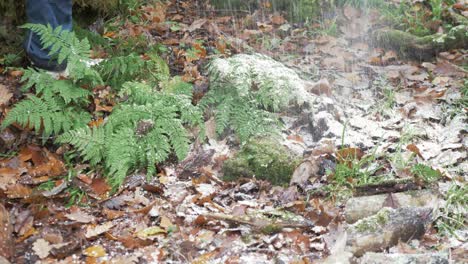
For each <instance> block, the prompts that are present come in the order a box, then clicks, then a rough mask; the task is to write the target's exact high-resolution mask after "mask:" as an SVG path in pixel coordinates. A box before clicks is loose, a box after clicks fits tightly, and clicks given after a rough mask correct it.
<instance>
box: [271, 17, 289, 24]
mask: <svg viewBox="0 0 468 264" xmlns="http://www.w3.org/2000/svg"><path fill="white" fill-rule="evenodd" d="M271 23H273V25H276V26H280V25H283V24H284V23H286V19H284V17H283V16H282V15H280V14H274V15H272V16H271Z"/></svg>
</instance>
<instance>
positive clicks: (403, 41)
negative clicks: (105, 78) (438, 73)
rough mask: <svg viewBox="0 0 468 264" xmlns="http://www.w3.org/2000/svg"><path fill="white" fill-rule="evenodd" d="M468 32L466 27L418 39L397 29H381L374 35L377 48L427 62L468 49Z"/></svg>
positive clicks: (462, 26) (373, 38)
mask: <svg viewBox="0 0 468 264" xmlns="http://www.w3.org/2000/svg"><path fill="white" fill-rule="evenodd" d="M467 30H468V28H467V26H466V25H459V26H456V27H454V28H452V29H451V30H450V31H449V32H448V33H446V34H434V35H428V36H424V37H418V36H415V35H412V34H410V33H407V32H403V31H400V30H396V29H388V28H385V29H379V30H376V31H375V32H374V33H373V34H372V37H371V38H372V42H373V44H374V45H375V46H378V47H381V48H384V49H393V50H395V51H397V52H398V53H399V55H400V56H403V57H408V58H415V59H420V60H427V59H431V58H433V57H435V56H436V55H437V54H438V53H439V52H442V51H447V50H451V49H467V48H468V34H467V33H466V32H467Z"/></svg>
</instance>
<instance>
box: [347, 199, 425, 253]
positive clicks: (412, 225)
mask: <svg viewBox="0 0 468 264" xmlns="http://www.w3.org/2000/svg"><path fill="white" fill-rule="evenodd" d="M431 212H432V209H430V208H420V207H406V208H398V209H391V208H388V207H386V208H383V209H382V210H380V211H379V212H378V213H377V214H375V215H373V216H370V217H367V218H364V219H361V220H359V221H357V222H356V223H355V224H353V225H351V226H350V227H349V228H348V230H347V233H348V239H347V242H346V249H345V250H346V251H348V252H351V253H353V254H354V256H356V257H360V256H362V255H363V254H364V253H366V252H379V251H383V250H385V249H388V248H390V247H392V246H395V245H396V244H398V242H399V241H402V242H407V241H409V240H411V239H419V238H421V236H422V235H423V234H424V233H425V231H426V226H427V224H428V223H430V222H431V221H432V217H431Z"/></svg>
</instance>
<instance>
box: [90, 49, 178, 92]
mask: <svg viewBox="0 0 468 264" xmlns="http://www.w3.org/2000/svg"><path fill="white" fill-rule="evenodd" d="M96 70H97V71H98V72H99V73H100V74H101V76H102V77H103V79H104V80H105V81H106V83H108V84H109V85H111V86H112V87H113V88H114V89H116V90H120V89H121V87H122V85H123V84H124V83H126V82H128V81H132V82H141V81H146V82H148V83H150V84H152V85H157V84H159V83H160V82H164V81H167V80H168V79H169V76H170V73H169V67H168V66H167V64H166V62H165V61H164V60H163V59H161V58H160V57H159V56H157V55H156V54H149V60H144V59H143V58H141V56H139V55H136V54H133V53H132V54H129V55H127V56H117V57H113V58H110V59H108V60H105V61H103V62H101V63H100V64H98V65H97V66H96Z"/></svg>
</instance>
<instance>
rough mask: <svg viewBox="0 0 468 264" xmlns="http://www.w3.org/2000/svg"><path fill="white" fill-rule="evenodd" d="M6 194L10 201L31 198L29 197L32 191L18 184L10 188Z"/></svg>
mask: <svg viewBox="0 0 468 264" xmlns="http://www.w3.org/2000/svg"><path fill="white" fill-rule="evenodd" d="M5 193H6V194H7V196H8V198H10V199H17V198H26V197H29V195H31V193H32V189H31V188H29V187H28V186H25V185H23V184H20V183H17V184H15V185H10V186H8V187H7V190H6V191H5Z"/></svg>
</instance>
